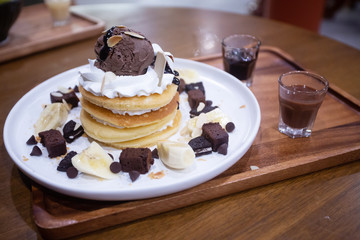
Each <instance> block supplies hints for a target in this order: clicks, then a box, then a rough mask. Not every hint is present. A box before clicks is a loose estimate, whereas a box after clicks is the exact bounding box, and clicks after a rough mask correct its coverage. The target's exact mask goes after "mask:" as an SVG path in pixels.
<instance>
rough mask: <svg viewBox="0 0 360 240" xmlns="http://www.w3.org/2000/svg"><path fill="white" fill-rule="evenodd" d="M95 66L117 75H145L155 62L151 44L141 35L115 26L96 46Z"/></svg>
mask: <svg viewBox="0 0 360 240" xmlns="http://www.w3.org/2000/svg"><path fill="white" fill-rule="evenodd" d="M95 53H96V62H95V66H96V67H98V68H100V69H102V70H103V71H105V72H107V71H111V72H113V73H115V74H116V75H119V76H121V75H125V76H134V75H140V74H145V73H146V70H147V68H148V66H149V65H150V64H151V63H153V61H154V50H153V47H152V44H151V42H150V41H149V40H148V39H147V38H146V37H144V36H143V35H142V34H141V33H139V32H136V31H134V30H131V29H129V28H127V27H123V26H115V27H112V28H110V29H109V30H107V31H106V32H105V33H104V34H103V35H102V36H100V37H99V38H98V40H97V42H96V44H95Z"/></svg>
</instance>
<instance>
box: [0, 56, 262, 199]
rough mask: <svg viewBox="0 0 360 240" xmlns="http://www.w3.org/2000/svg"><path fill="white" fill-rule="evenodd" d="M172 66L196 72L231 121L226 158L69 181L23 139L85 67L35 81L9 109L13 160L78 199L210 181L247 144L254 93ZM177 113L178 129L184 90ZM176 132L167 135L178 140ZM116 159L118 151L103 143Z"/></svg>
mask: <svg viewBox="0 0 360 240" xmlns="http://www.w3.org/2000/svg"><path fill="white" fill-rule="evenodd" d="M175 66H176V69H192V70H194V71H196V72H197V73H198V80H199V81H202V82H203V84H204V86H205V90H206V98H207V99H208V100H212V101H213V103H214V104H213V105H217V106H219V107H220V109H221V110H222V111H223V112H224V113H225V114H227V115H228V116H229V117H230V119H231V120H232V121H233V122H234V123H235V126H236V128H235V130H234V131H233V132H232V133H230V134H229V147H228V154H227V155H226V156H224V155H220V154H218V153H213V154H211V155H206V156H201V157H199V158H197V159H196V160H195V162H194V164H193V165H192V166H191V167H189V168H188V169H185V170H173V169H169V168H166V167H165V166H164V165H163V164H162V162H161V161H160V160H159V159H155V164H154V165H153V166H152V167H151V169H150V171H149V173H148V174H145V175H140V177H139V178H138V179H137V180H136V181H135V182H131V180H130V178H129V175H128V174H127V173H120V174H119V178H117V179H114V180H100V179H98V178H95V177H92V176H88V175H85V174H79V175H78V176H77V177H76V178H75V179H69V178H68V177H67V176H66V173H63V172H59V171H57V170H56V167H57V165H58V163H59V161H60V159H50V158H48V157H47V150H46V149H45V148H44V147H43V146H41V144H38V146H39V147H40V148H41V150H42V151H43V154H42V156H40V157H31V156H30V152H31V150H32V147H33V146H28V145H26V141H27V140H28V139H29V137H30V136H31V135H33V131H34V129H33V125H34V123H35V122H36V120H37V119H38V117H39V115H40V113H41V111H42V105H44V104H48V103H50V92H52V91H56V90H58V88H59V86H63V87H73V86H75V85H76V84H78V76H79V74H78V73H79V71H81V70H84V69H85V68H87V67H88V65H84V66H81V67H78V68H74V69H71V70H69V71H66V72H64V73H61V74H59V75H56V76H54V77H52V78H50V79H49V80H47V81H45V82H43V83H42V84H40V85H38V86H37V87H35V88H34V89H32V90H31V91H29V92H28V93H27V94H26V95H25V96H23V97H22V98H21V99H20V100H19V101H18V102H17V103H16V105H15V106H14V107H13V109H12V110H11V112H10V113H9V115H8V117H7V119H6V122H5V127H4V142H5V146H6V149H7V151H8V153H9V155H10V156H11V158H12V159H13V161H14V162H15V164H16V165H17V166H18V167H19V168H20V169H21V171H23V172H24V173H25V174H26V175H27V176H29V177H30V178H31V179H33V180H34V181H36V182H38V183H39V184H41V185H43V186H45V187H47V188H50V189H52V190H55V191H57V192H60V193H63V194H67V195H70V196H74V197H79V198H87V199H93V200H134V199H143V198H151V197H156V196H162V195H166V194H170V193H174V192H178V191H181V190H184V189H188V188H191V187H193V186H196V185H198V184H201V183H203V182H205V181H208V180H210V179H212V178H214V177H215V176H217V175H218V174H220V173H222V172H223V171H225V170H226V169H228V168H229V167H231V166H232V165H233V164H234V163H236V162H237V161H241V157H242V156H243V155H244V154H245V153H246V151H247V150H248V149H249V148H250V146H251V144H252V142H253V141H254V138H255V136H256V134H257V132H258V129H259V125H260V107H259V104H258V102H257V100H256V98H255V97H254V95H253V94H252V92H251V91H250V90H249V89H248V88H247V87H246V86H245V85H244V84H242V83H241V82H240V81H239V80H237V79H236V78H234V77H233V76H231V75H229V74H227V73H226V72H224V71H221V70H219V69H217V68H214V67H212V66H209V65H206V64H203V63H199V62H195V61H191V60H185V59H176V60H175ZM181 95H182V97H181V103H180V106H181V108H180V109H181V111H182V114H183V122H182V127H181V129H182V128H183V127H184V126H185V124H186V121H187V120H188V119H189V114H188V111H189V107H188V103H187V102H186V94H185V93H183V94H181ZM79 112H80V107H77V108H74V109H72V110H71V112H70V115H69V120H70V119H74V120H75V121H77V122H80V120H79ZM179 137H180V136H179V133H178V134H177V135H175V136H173V137H172V138H171V139H173V140H177V139H178V138H179ZM88 145H89V141H88V139H87V138H86V137H81V138H79V139H77V140H76V141H75V142H73V143H71V144H68V145H67V146H68V149H69V150H68V151H70V150H75V151H77V152H81V150H83V149H85V148H86V147H87V146H88ZM104 148H105V149H106V150H107V151H108V152H109V153H112V154H113V155H114V156H115V158H116V159H118V157H119V155H120V151H119V150H116V149H113V148H109V147H104ZM160 171H163V173H164V174H165V175H164V176H163V177H162V178H160V179H153V178H150V177H149V174H150V173H157V172H160Z"/></svg>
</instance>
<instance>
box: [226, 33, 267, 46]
mask: <svg viewBox="0 0 360 240" xmlns="http://www.w3.org/2000/svg"><path fill="white" fill-rule="evenodd" d="M233 37H245V38H247V39H252V40H254V41H255V42H256V45H255V46H253V47H248V48H247V47H232V46H229V45H227V44H226V43H225V40H226V39H228V38H233ZM221 45H222V46H223V47H228V48H233V49H249V48H259V47H260V45H261V41H260V40H259V39H258V38H257V37H255V36H253V35H250V34H233V35H229V36H227V37H224V38H223V40H222V41H221Z"/></svg>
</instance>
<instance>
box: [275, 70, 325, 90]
mask: <svg viewBox="0 0 360 240" xmlns="http://www.w3.org/2000/svg"><path fill="white" fill-rule="evenodd" d="M294 74H303V75H307V76H310V77H312V78H314V79H316V80H318V81H319V82H321V83H323V84H324V87H323V88H322V89H315V92H314V91H306V90H294V89H290V88H289V87H288V86H286V85H285V84H284V83H283V82H282V78H283V77H286V76H288V75H294ZM278 83H279V85H280V86H281V87H283V88H285V89H287V90H289V91H291V92H297V93H300V92H301V93H307V94H320V93H323V92H326V91H327V90H328V88H329V81H328V80H327V79H326V78H324V77H323V76H320V75H319V74H316V73H313V72H309V71H302V70H295V71H290V72H286V73H283V74H281V75H280V77H279V79H278Z"/></svg>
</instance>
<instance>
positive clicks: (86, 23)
mask: <svg viewBox="0 0 360 240" xmlns="http://www.w3.org/2000/svg"><path fill="white" fill-rule="evenodd" d="M104 28H105V23H104V22H103V21H102V20H99V19H96V18H92V17H88V16H83V15H80V14H78V13H71V15H70V24H68V25H66V26H61V27H53V26H52V19H51V15H50V11H49V10H48V9H47V7H46V6H45V5H44V4H35V5H32V6H28V7H24V8H23V9H22V10H21V13H20V15H19V18H18V19H17V20H16V22H15V24H14V25H13V26H12V28H11V29H10V32H9V40H8V42H7V43H5V44H4V45H0V63H1V62H4V61H8V60H11V59H15V58H18V57H23V56H26V55H29V54H31V53H35V52H39V51H43V50H46V49H50V48H53V47H57V46H61V45H65V44H68V43H73V42H76V41H79V40H83V39H86V38H89V37H93V36H98V35H99V34H100V33H101V31H103V30H104Z"/></svg>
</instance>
